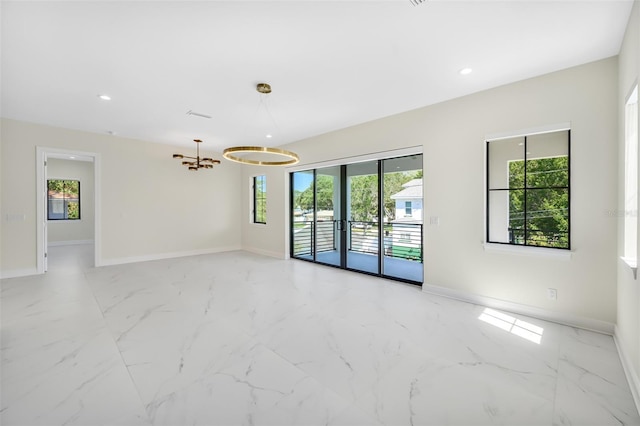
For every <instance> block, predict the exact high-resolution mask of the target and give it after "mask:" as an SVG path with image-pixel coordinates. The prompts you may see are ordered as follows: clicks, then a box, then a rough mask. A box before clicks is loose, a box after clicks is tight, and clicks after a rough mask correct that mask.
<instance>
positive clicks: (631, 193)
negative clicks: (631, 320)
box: [624, 86, 638, 265]
mask: <svg viewBox="0 0 640 426" xmlns="http://www.w3.org/2000/svg"><path fill="white" fill-rule="evenodd" d="M624 139H625V143H624V147H625V150H624V258H625V259H626V260H627V261H628V262H631V263H633V264H634V265H635V264H636V262H637V253H636V252H637V246H638V231H637V227H638V222H637V221H638V218H637V216H638V86H636V87H635V89H634V90H633V92H632V93H631V96H629V99H628V100H627V103H626V105H625V132H624Z"/></svg>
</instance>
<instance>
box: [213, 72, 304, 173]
mask: <svg viewBox="0 0 640 426" xmlns="http://www.w3.org/2000/svg"><path fill="white" fill-rule="evenodd" d="M256 90H257V91H258V93H261V94H265V95H266V94H268V93H271V86H270V85H269V84H268V83H258V85H257V86H256ZM247 153H249V154H251V153H258V154H272V155H276V156H281V157H285V159H284V160H280V161H264V160H254V159H251V158H246V157H241V156H238V155H236V154H247ZM222 156H223V157H224V158H226V159H227V160H230V161H235V162H236V163H242V164H251V165H255V166H288V165H291V164H296V163H297V162H298V161H300V158H299V157H298V154H296V153H294V152H291V151H287V150H285V149H279V148H268V147H264V146H234V147H231V148H227V149H225V150H224V151H223V153H222Z"/></svg>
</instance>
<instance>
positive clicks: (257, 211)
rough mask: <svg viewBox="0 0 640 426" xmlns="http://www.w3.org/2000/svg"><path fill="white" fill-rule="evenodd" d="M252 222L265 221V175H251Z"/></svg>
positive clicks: (263, 222)
mask: <svg viewBox="0 0 640 426" xmlns="http://www.w3.org/2000/svg"><path fill="white" fill-rule="evenodd" d="M253 223H262V224H266V223H267V177H266V176H264V175H262V176H254V177H253Z"/></svg>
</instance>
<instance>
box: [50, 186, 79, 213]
mask: <svg viewBox="0 0 640 426" xmlns="http://www.w3.org/2000/svg"><path fill="white" fill-rule="evenodd" d="M47 219H49V220H79V219H80V181H78V180H61V179H50V180H47Z"/></svg>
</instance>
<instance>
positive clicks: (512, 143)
mask: <svg viewBox="0 0 640 426" xmlns="http://www.w3.org/2000/svg"><path fill="white" fill-rule="evenodd" d="M487 147H488V149H487V155H488V161H489V164H488V165H489V170H488V176H487V179H488V183H489V189H508V188H522V187H523V182H524V175H522V176H521V177H518V176H515V177H511V176H510V174H511V172H512V170H511V168H510V163H511V162H514V161H524V137H519V138H511V139H501V140H497V141H491V142H487ZM518 179H520V180H518Z"/></svg>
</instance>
